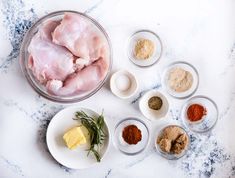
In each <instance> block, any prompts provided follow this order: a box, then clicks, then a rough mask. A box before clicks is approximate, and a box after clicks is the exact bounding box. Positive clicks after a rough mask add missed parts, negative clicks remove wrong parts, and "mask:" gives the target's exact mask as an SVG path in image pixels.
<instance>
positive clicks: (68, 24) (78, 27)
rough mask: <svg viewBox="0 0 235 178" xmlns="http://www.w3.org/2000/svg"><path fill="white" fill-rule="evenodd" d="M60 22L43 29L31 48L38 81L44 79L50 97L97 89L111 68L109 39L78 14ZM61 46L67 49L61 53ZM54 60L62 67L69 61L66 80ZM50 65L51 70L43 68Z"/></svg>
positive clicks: (68, 14) (32, 67) (31, 62)
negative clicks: (35, 58) (35, 57)
mask: <svg viewBox="0 0 235 178" xmlns="http://www.w3.org/2000/svg"><path fill="white" fill-rule="evenodd" d="M56 23H57V24H54V23H53V24H51V26H50V28H49V26H48V28H43V29H40V33H39V34H36V35H35V36H34V38H33V39H32V41H31V44H30V46H31V48H29V52H30V54H31V56H30V59H29V66H30V68H31V69H32V70H33V72H34V75H35V76H36V78H38V79H39V78H43V81H44V84H46V89H47V91H48V92H49V93H50V94H53V95H57V96H73V95H79V94H83V93H86V92H88V91H91V90H93V89H94V88H95V87H96V86H97V85H99V83H100V82H101V81H102V80H103V79H104V78H105V76H106V74H107V72H108V69H109V65H110V64H109V54H110V53H109V47H108V43H107V40H106V39H105V37H104V35H103V34H102V33H101V32H100V31H99V30H98V28H97V27H96V26H94V25H93V24H91V22H90V21H89V20H86V19H84V17H82V16H80V15H78V14H75V13H65V15H64V18H63V19H62V21H61V22H56ZM48 25H49V24H48ZM43 27H45V26H43ZM36 42H37V43H39V42H40V44H37V43H36ZM57 47H58V49H60V48H61V49H63V50H61V49H60V50H59V53H58V51H57V50H58V49H57ZM52 48H53V49H52ZM32 49H33V50H32ZM67 49H68V50H67ZM34 50H35V51H34ZM54 51H55V52H57V53H56V54H54V53H52V54H53V55H51V54H50V53H51V52H54ZM40 52H42V53H40ZM35 53H36V54H37V59H38V60H37V61H36V62H37V63H35V60H33V61H32V59H34V58H32V56H33V54H34V56H35ZM38 53H39V54H40V55H39V54H38ZM50 57H51V58H53V59H54V60H52V59H51V58H50ZM62 58H63V59H62ZM58 59H61V63H60V62H59V61H57V60H58ZM50 61H51V62H53V63H57V62H59V63H60V64H63V63H62V62H65V63H64V64H63V65H62V66H64V67H65V66H67V67H66V69H69V70H67V72H65V73H64V74H65V75H63V77H62V76H61V75H58V74H60V72H61V68H56V67H54V64H53V63H50ZM71 61H72V63H71ZM48 63H49V67H47V68H46V69H48V71H47V70H45V69H44V68H43V67H44V66H45V65H46V66H48ZM35 69H36V70H35ZM57 69H58V70H57ZM45 71H46V75H45ZM62 71H63V68H62ZM56 73H58V74H56ZM62 73H63V72H62ZM42 74H43V75H42ZM49 74H50V75H49ZM42 76H43V77H42ZM45 76H46V77H45ZM48 76H50V77H48ZM58 76H60V77H58Z"/></svg>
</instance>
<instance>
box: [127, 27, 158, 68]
mask: <svg viewBox="0 0 235 178" xmlns="http://www.w3.org/2000/svg"><path fill="white" fill-rule="evenodd" d="M143 38H144V39H148V40H151V41H152V42H153V43H154V47H155V48H154V52H153V55H152V56H151V57H149V58H148V59H137V58H135V55H134V49H135V44H136V42H137V40H138V39H143ZM127 55H128V58H129V59H130V60H131V61H132V62H133V63H134V64H135V65H137V66H139V67H148V66H151V65H153V64H155V63H156V62H157V61H159V59H160V58H161V56H162V42H161V39H160V38H159V36H158V35H157V34H156V33H154V32H153V31H150V30H139V31H136V32H135V33H134V34H132V35H131V36H130V38H129V40H128V46H127Z"/></svg>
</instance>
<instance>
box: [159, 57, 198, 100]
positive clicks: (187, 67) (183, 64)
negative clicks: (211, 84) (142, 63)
mask: <svg viewBox="0 0 235 178" xmlns="http://www.w3.org/2000/svg"><path fill="white" fill-rule="evenodd" d="M175 67H179V68H182V69H184V70H186V71H188V72H190V73H191V74H192V76H193V83H192V86H191V87H190V88H189V89H188V90H186V91H184V92H176V91H174V90H172V89H171V88H170V87H169V86H168V76H169V72H170V70H171V69H173V68H175ZM162 79H163V81H162V83H163V86H164V88H165V89H166V91H167V92H168V94H169V95H171V96H172V97H174V98H178V99H185V98H188V97H190V96H192V95H193V94H194V93H195V92H196V91H197V89H198V85H199V74H198V71H197V69H196V68H195V67H194V66H193V65H191V64H189V63H187V62H184V61H177V62H173V63H171V64H170V65H168V66H167V67H166V68H165V70H164V72H163V78H162Z"/></svg>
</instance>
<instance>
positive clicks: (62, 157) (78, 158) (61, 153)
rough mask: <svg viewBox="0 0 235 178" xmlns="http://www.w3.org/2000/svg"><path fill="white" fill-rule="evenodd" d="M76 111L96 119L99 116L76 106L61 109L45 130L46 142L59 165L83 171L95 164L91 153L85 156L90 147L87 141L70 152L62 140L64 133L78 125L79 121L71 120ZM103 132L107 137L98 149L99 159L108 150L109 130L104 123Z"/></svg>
mask: <svg viewBox="0 0 235 178" xmlns="http://www.w3.org/2000/svg"><path fill="white" fill-rule="evenodd" d="M77 111H84V112H85V113H87V114H88V115H90V116H96V117H97V116H98V115H99V114H98V113H96V112H94V111H92V110H90V109H86V108H79V107H76V106H75V107H68V108H66V109H63V110H61V111H60V112H58V113H57V114H56V115H55V116H54V117H53V118H52V120H51V122H50V124H49V126H48V128H47V135H46V141H47V146H48V149H49V151H50V153H51V155H52V156H53V157H54V158H55V160H57V161H58V162H59V163H60V164H62V165H64V166H66V167H68V168H72V169H85V168H89V167H91V166H93V165H94V164H96V163H97V161H96V159H95V157H94V155H93V154H92V153H90V155H89V156H87V151H86V149H88V148H89V146H90V143H89V141H88V143H87V144H85V145H82V146H78V147H77V148H76V149H75V150H70V149H68V148H67V147H66V145H65V142H64V140H63V135H64V133H65V132H66V131H68V130H69V129H70V128H72V127H75V126H78V125H80V122H79V121H77V120H73V118H75V113H76V112H77ZM104 131H105V133H106V135H107V136H106V139H105V140H104V144H103V146H102V147H101V149H100V154H101V158H103V157H104V154H105V152H106V151H107V150H108V146H109V130H108V127H107V124H106V123H105V127H104ZM101 161H102V159H101Z"/></svg>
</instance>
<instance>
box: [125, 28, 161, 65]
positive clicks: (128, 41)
mask: <svg viewBox="0 0 235 178" xmlns="http://www.w3.org/2000/svg"><path fill="white" fill-rule="evenodd" d="M141 32H147V33H151V34H152V35H154V36H155V37H156V38H157V39H158V41H159V43H160V45H161V52H160V55H159V57H158V58H157V59H156V61H154V63H152V64H150V65H147V66H142V65H139V64H136V63H135V62H134V61H133V60H132V59H134V58H132V57H131V56H130V54H129V53H130V52H129V51H130V49H129V45H130V42H131V39H132V37H133V36H135V35H136V34H138V33H141ZM126 49H127V51H126V52H127V56H128V58H129V60H130V61H131V62H132V63H133V64H134V65H136V66H138V67H140V68H147V67H151V66H153V65H155V64H156V63H157V62H159V60H160V59H161V58H162V54H163V44H162V40H161V38H160V37H159V36H158V35H157V33H155V32H154V31H152V30H149V29H141V30H137V31H135V32H133V33H132V34H131V35H130V36H129V37H128V39H127V44H126Z"/></svg>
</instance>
